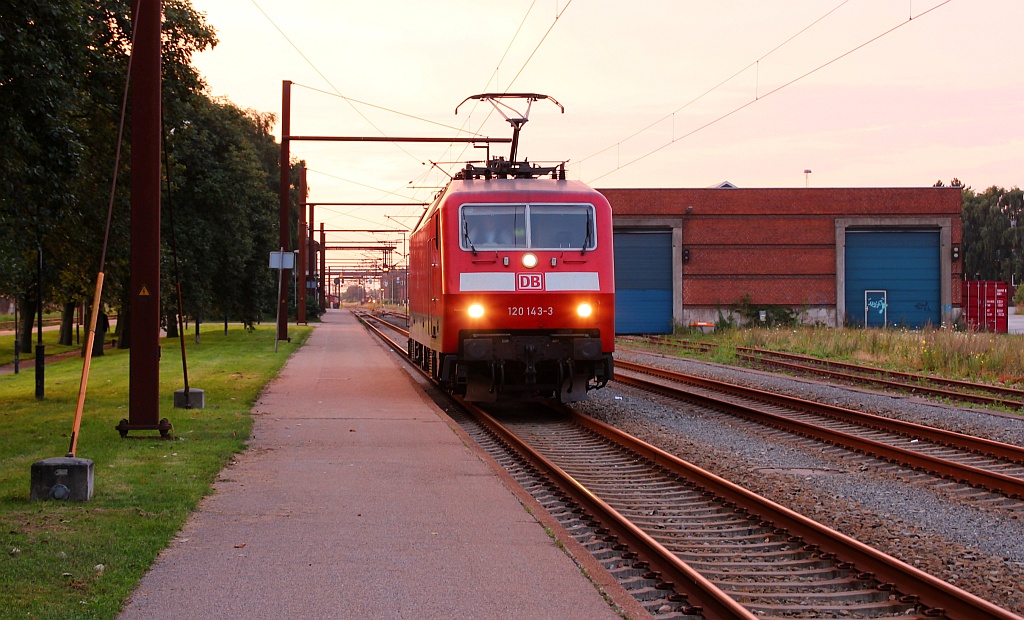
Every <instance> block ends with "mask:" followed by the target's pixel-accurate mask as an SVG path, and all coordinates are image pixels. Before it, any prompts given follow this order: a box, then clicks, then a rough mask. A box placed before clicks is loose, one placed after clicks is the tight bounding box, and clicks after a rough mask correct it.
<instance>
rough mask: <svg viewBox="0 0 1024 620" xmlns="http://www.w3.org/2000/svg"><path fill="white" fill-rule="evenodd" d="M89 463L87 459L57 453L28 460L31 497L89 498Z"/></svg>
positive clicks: (80, 499)
mask: <svg viewBox="0 0 1024 620" xmlns="http://www.w3.org/2000/svg"><path fill="white" fill-rule="evenodd" d="M92 489H93V464H92V461H90V460H89V459H80V458H75V457H70V456H58V457H54V458H50V459H43V460H41V461H36V462H35V463H32V492H31V495H30V497H31V499H32V500H33V501H35V500H47V499H59V500H68V501H72V502H87V501H89V500H90V499H92Z"/></svg>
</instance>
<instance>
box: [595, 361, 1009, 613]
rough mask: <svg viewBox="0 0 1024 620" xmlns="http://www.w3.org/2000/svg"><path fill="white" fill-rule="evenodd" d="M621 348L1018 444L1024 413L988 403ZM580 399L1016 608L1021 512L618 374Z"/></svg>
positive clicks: (683, 454) (692, 370) (654, 440)
mask: <svg viewBox="0 0 1024 620" xmlns="http://www.w3.org/2000/svg"><path fill="white" fill-rule="evenodd" d="M617 357H618V358H620V359H624V360H629V361H635V362H638V363H645V364H652V365H655V366H660V367H663V368H670V369H672V370H676V371H679V372H684V373H689V374H694V375H700V376H705V377H713V378H716V379H722V380H727V381H731V382H734V383H739V384H742V385H746V386H750V387H758V388H761V389H767V390H772V391H780V392H784V393H787V394H793V395H798V396H801V397H802V398H806V399H808V400H818V401H821V402H826V403H829V404H834V405H839V406H842V407H847V408H850V409H858V410H862V411H868V412H871V413H874V414H878V415H883V416H887V417H893V418H899V419H902V420H908V421H912V422H917V423H921V424H927V425H930V426H936V427H940V428H945V429H948V430H953V431H957V432H961V433H967V434H971V435H976V436H980V437H985V438H988V439H993V440H996V441H1002V442H1006V443H1013V444H1016V445H1024V416H1020V417H1019V416H1010V415H998V414H990V413H987V412H980V411H976V410H969V409H961V408H956V407H946V406H937V405H932V404H928V403H925V402H923V401H921V400H919V399H916V398H906V397H904V398H900V397H891V396H885V395H880V394H876V393H870V392H866V391H864V390H857V389H850V388H843V387H835V386H829V385H825V384H823V383H818V382H815V381H807V380H795V379H790V378H785V377H780V376H777V375H770V374H768V373H763V372H756V371H746V370H741V369H736V368H731V367H725V366H721V365H717V364H708V363H701V362H694V361H689V360H681V359H676V358H666V357H661V356H654V355H645V354H639V353H634V352H619V353H617ZM576 408H577V409H578V410H580V411H582V412H584V413H587V414H589V415H592V416H593V417H595V418H597V419H600V420H603V421H605V422H608V423H610V424H614V425H615V426H617V427H619V428H622V429H623V430H625V431H627V432H629V433H631V434H634V435H636V436H637V437H640V438H641V439H644V440H645V441H647V442H649V443H651V444H654V445H656V446H658V447H660V448H662V449H664V450H667V451H668V452H671V453H673V454H675V455H677V456H679V457H680V458H683V459H685V460H688V461H690V462H693V463H695V464H697V465H699V466H701V467H704V468H705V469H708V470H710V471H713V472H715V473H717V474H719V475H721V476H723V477H724V478H727V479H729V480H732V481H733V482H736V483H737V484H741V485H743V486H745V487H748V488H750V489H753V490H755V491H756V492H758V493H760V494H761V495H764V496H765V497H768V498H770V499H772V500H774V501H776V502H778V503H780V504H782V505H785V506H788V507H789V508H791V509H793V510H796V511H798V512H801V513H803V514H806V515H808V516H810V517H812V518H814V519H816V520H818V521H820V522H822V523H825V524H827V525H829V526H830V527H832V528H834V529H836V530H838V531H841V532H843V533H845V534H847V535H850V536H853V537H854V538H857V539H859V540H861V541H863V542H865V543H867V544H870V545H872V546H874V547H876V548H879V549H881V550H883V551H885V552H887V553H889V554H891V555H893V556H895V557H898V558H900V559H902V560H903V561H905V562H907V563H909V564H912V565H914V566H917V567H919V568H921V569H922V570H925V571H927V572H929V573H932V574H934V575H936V576H938V577H940V578H941V579H944V580H946V581H948V582H950V583H953V584H956V585H957V586H959V587H961V588H963V589H965V590H967V591H969V592H972V593H974V594H976V595H978V596H980V597H982V598H985V599H987V600H990V601H992V602H994V603H996V604H998V605H1000V606H1002V607H1005V608H1006V609H1009V610H1011V611H1014V612H1015V613H1018V614H1024V591H1022V588H1021V587H1020V586H1019V584H1022V583H1024V512H1021V511H1012V510H1007V509H1002V508H988V507H984V506H981V505H980V504H974V503H971V502H964V501H963V500H962V499H958V498H955V497H953V496H951V495H950V496H946V495H945V494H943V493H942V492H941V491H936V490H934V489H932V488H929V487H926V486H922V485H919V484H910V483H907V482H906V481H904V480H902V479H901V478H900V477H899V476H898V475H893V474H891V473H884V472H881V471H878V470H876V469H875V468H873V467H871V466H870V465H868V466H864V465H863V464H861V463H860V462H858V461H856V460H855V459H843V458H835V457H831V456H829V455H828V454H827V452H826V450H825V446H824V445H823V444H822V445H808V443H807V442H803V443H801V441H799V440H797V439H795V438H794V439H793V440H792V441H782V442H780V440H779V439H778V438H777V435H775V434H774V433H772V432H771V431H768V430H765V431H764V432H763V433H761V432H755V433H751V432H750V431H748V430H744V429H741V428H739V427H738V426H735V425H734V423H733V422H732V421H730V420H729V419H728V418H726V417H724V416H722V415H721V414H717V413H714V412H709V411H706V410H702V409H697V408H695V407H693V406H689V405H684V404H681V403H678V402H676V401H671V400H668V399H665V398H662V397H659V396H654V395H651V394H648V393H645V392H641V391H639V390H634V389H632V388H628V387H625V386H621V385H617V384H614V383H613V384H611V385H610V386H609V387H607V388H605V389H602V390H596V391H593V392H591V393H590V400H588V401H585V402H582V403H578V404H577V405H576Z"/></svg>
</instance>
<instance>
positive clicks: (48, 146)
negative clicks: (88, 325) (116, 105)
mask: <svg viewBox="0 0 1024 620" xmlns="http://www.w3.org/2000/svg"><path fill="white" fill-rule="evenodd" d="M85 24H86V21H85V5H84V4H83V2H81V1H75V0H70V1H69V0H31V1H30V0H7V2H5V3H4V5H3V7H2V8H0V135H2V136H3V137H4V138H3V140H0V161H2V162H3V165H2V166H0V245H2V246H3V248H4V251H3V254H2V256H0V287H3V290H2V291H0V292H3V293H6V294H9V295H16V296H18V297H19V298H20V299H21V300H22V307H23V308H25V309H26V310H29V309H31V308H33V307H35V306H36V303H37V301H38V300H39V299H40V297H43V298H45V297H46V296H47V294H48V293H49V292H50V290H48V289H52V285H53V280H54V278H53V273H54V272H55V271H56V269H55V268H54V266H53V261H48V260H45V258H46V257H55V256H59V255H60V251H61V250H62V246H66V245H67V234H68V226H70V225H73V221H74V219H73V218H71V217H67V214H68V213H71V214H73V213H74V211H75V208H76V206H77V196H76V195H75V192H74V187H75V184H76V178H77V171H78V166H79V162H80V161H81V156H82V152H83V141H82V139H81V123H80V120H79V111H80V110H81V109H82V108H81V101H80V98H79V94H80V90H81V81H82V80H81V75H82V74H83V67H84V66H85V59H86V54H85V49H86V41H87V37H86V28H85ZM39 253H42V255H43V257H44V261H43V266H44V268H45V269H46V273H44V274H43V277H44V289H43V290H38V288H37V286H36V284H35V283H36V279H37V278H36V268H37V264H38V257H39ZM23 316H24V317H25V319H26V320H27V322H26V323H25V324H23V325H25V326H26V327H27V328H26V329H23V330H22V334H23V336H24V338H23V340H22V350H23V351H26V352H27V351H29V350H31V347H30V343H31V334H30V333H29V329H28V328H31V325H32V313H31V312H25V313H24V315H23ZM26 347H28V348H27V349H26Z"/></svg>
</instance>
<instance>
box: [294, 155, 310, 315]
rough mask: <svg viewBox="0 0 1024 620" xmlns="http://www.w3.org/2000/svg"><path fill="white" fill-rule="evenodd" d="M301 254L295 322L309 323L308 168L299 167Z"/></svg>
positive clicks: (296, 266) (298, 267) (298, 259)
mask: <svg viewBox="0 0 1024 620" xmlns="http://www.w3.org/2000/svg"><path fill="white" fill-rule="evenodd" d="M298 240H299V255H298V257H297V258H296V260H297V261H298V263H299V264H297V265H295V268H296V269H298V270H299V271H298V278H299V286H298V290H297V291H296V293H295V307H296V314H297V317H296V319H295V323H296V324H298V323H304V324H305V323H308V321H306V281H307V279H308V278H309V276H308V272H307V269H308V268H309V260H308V259H307V258H306V255H307V254H309V243H307V240H306V169H305V168H300V169H299V237H298Z"/></svg>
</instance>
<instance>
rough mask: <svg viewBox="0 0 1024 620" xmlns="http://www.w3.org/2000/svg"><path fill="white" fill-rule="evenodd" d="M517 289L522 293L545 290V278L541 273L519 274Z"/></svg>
mask: <svg viewBox="0 0 1024 620" xmlns="http://www.w3.org/2000/svg"><path fill="white" fill-rule="evenodd" d="M516 289H517V290H520V291H542V290H544V276H542V275H541V274H539V273H517V274H516Z"/></svg>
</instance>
